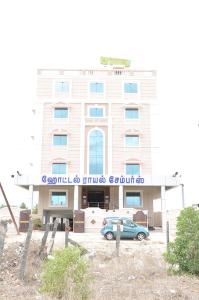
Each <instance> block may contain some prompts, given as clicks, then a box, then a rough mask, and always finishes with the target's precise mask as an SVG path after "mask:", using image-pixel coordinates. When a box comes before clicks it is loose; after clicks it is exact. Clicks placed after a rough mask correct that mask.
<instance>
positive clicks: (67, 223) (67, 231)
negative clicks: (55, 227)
mask: <svg viewBox="0 0 199 300" xmlns="http://www.w3.org/2000/svg"><path fill="white" fill-rule="evenodd" d="M69 229H70V227H69V220H68V219H66V224H65V248H66V247H68V235H69Z"/></svg>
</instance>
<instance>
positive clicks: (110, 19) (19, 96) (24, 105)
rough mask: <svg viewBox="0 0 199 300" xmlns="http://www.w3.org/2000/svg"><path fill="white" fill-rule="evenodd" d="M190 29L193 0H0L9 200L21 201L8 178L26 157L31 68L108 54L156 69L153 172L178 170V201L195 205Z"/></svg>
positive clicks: (198, 130)
mask: <svg viewBox="0 0 199 300" xmlns="http://www.w3.org/2000/svg"><path fill="white" fill-rule="evenodd" d="M198 28H199V18H198V1H197V0H196V1H193V0H186V1H183V0H181V1H178V0H175V1H172V0H167V1H163V0H162V1H161V0H150V1H149V0H139V1H138V0H137V1H134V0H114V1H113V0H101V1H98V0H84V1H82V0H79V1H77V0H73V1H67V0H56V1H55V0H32V1H31V0H29V1H27V0H18V1H16V0H13V1H11V0H7V1H1V4H0V42H1V46H0V101H1V109H0V137H1V144H0V153H1V155H0V179H1V181H2V182H3V183H4V185H5V190H6V192H7V195H8V198H9V200H10V202H11V203H21V202H22V200H24V199H28V198H27V197H28V196H27V194H24V193H22V192H21V191H19V190H18V189H17V190H16V189H14V188H13V186H12V185H10V184H9V180H10V175H11V174H12V173H14V172H16V170H18V169H19V170H21V171H23V170H25V169H27V167H28V165H29V162H30V161H31V157H30V155H29V150H30V149H29V144H30V137H29V135H30V116H31V106H32V103H33V102H34V100H35V96H36V70H37V68H79V67H97V66H99V57H100V56H111V57H121V58H128V59H130V60H131V62H132V64H131V66H132V68H135V69H156V70H157V72H158V81H157V85H158V101H159V106H157V108H158V109H159V111H160V116H159V118H156V120H158V125H157V126H156V131H155V133H156V137H157V138H156V140H155V141H154V145H155V146H158V147H160V149H159V150H158V151H157V150H156V152H158V153H157V156H156V157H155V161H154V173H156V174H168V175H172V174H173V173H174V172H175V171H178V172H179V173H180V174H182V180H183V182H184V184H185V201H186V203H192V202H193V203H198V202H199V197H198V189H197V186H198V170H197V168H198V165H199V158H198V155H199V139H198V137H199V127H198V121H199V116H198V111H199V105H198V101H199V88H198V73H199V72H198V71H199V43H198ZM173 201H175V199H173ZM0 202H2V201H1V198H0Z"/></svg>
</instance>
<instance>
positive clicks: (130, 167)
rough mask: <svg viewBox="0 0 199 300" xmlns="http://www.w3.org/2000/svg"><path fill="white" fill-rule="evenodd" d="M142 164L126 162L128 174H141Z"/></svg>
mask: <svg viewBox="0 0 199 300" xmlns="http://www.w3.org/2000/svg"><path fill="white" fill-rule="evenodd" d="M139 174H140V165H139V164H126V175H139Z"/></svg>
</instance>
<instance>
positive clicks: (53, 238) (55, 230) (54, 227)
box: [49, 220, 58, 254]
mask: <svg viewBox="0 0 199 300" xmlns="http://www.w3.org/2000/svg"><path fill="white" fill-rule="evenodd" d="M57 226H58V221H57V220H55V222H54V226H53V232H52V236H51V242H50V249H49V254H51V253H52V250H53V246H54V240H55V235H56V232H57Z"/></svg>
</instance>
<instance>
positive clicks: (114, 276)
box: [0, 241, 199, 300]
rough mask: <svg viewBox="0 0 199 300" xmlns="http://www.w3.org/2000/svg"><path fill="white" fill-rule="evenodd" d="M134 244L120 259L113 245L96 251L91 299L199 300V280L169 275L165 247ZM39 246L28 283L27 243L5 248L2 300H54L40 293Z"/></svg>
mask: <svg viewBox="0 0 199 300" xmlns="http://www.w3.org/2000/svg"><path fill="white" fill-rule="evenodd" d="M131 243H133V247H131V248H128V247H127V248H125V247H121V252H120V257H115V255H114V254H113V251H112V250H113V249H114V244H113V243H108V242H107V243H106V250H98V251H97V250H94V251H93V254H92V255H91V256H90V258H89V260H90V272H91V274H92V277H93V279H94V280H93V282H92V286H91V289H92V294H91V297H90V299H89V300H106V299H107V300H145V299H147V300H171V299H173V300H174V299H175V300H176V299H177V300H178V299H179V300H185V299H186V300H199V278H196V277H190V276H169V275H168V274H167V270H166V264H165V262H164V259H163V257H162V252H163V251H164V245H161V244H159V243H154V244H153V243H149V242H148V241H144V242H142V243H139V242H133V241H131ZM39 245H40V243H36V242H31V249H30V252H29V260H28V268H27V282H22V281H20V280H19V279H18V270H19V263H20V256H21V252H22V248H23V244H22V243H12V244H9V246H8V247H7V248H6V249H5V251H4V259H3V264H2V265H1V269H0V300H12V299H17V300H22V299H23V300H24V299H27V300H29V299H31V300H32V299H37V300H39V299H42V300H47V299H50V298H49V297H47V296H43V295H41V294H40V293H39V287H40V281H39V273H40V265H41V261H40V260H39V258H38V249H39ZM112 246H113V247H112ZM108 249H109V251H108ZM52 300H53V299H52ZM80 300H81V299H80Z"/></svg>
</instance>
